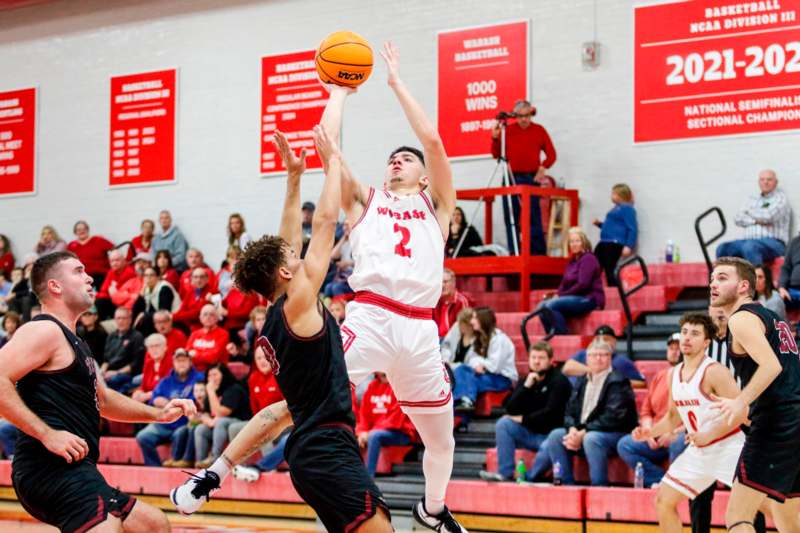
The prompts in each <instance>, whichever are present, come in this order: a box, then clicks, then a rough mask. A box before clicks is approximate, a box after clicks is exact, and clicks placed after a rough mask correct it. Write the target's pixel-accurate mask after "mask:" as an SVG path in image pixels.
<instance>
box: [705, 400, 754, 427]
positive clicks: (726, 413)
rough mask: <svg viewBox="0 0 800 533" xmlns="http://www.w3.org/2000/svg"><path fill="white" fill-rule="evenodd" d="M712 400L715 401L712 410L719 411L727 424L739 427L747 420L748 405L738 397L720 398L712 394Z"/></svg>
mask: <svg viewBox="0 0 800 533" xmlns="http://www.w3.org/2000/svg"><path fill="white" fill-rule="evenodd" d="M711 399H712V400H714V403H713V404H711V409H714V410H718V411H719V413H720V416H722V417H723V418H724V419H725V422H726V423H727V424H729V425H731V426H739V425H741V424H744V423H745V421H746V420H747V411H748V405H747V404H746V403H744V401H742V400H741V398H739V397H738V396H737V397H736V398H720V397H719V396H717V395H715V394H712V395H711Z"/></svg>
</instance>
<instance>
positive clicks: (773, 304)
mask: <svg viewBox="0 0 800 533" xmlns="http://www.w3.org/2000/svg"><path fill="white" fill-rule="evenodd" d="M756 300H757V301H758V302H760V303H761V305H763V306H764V307H766V308H767V309H769V310H770V311H774V312H775V314H777V315H778V316H779V317H781V320H786V304H784V303H783V298H781V295H780V293H779V292H778V291H777V290H775V285H774V284H773V283H772V270H771V269H770V268H767V267H765V266H764V265H756Z"/></svg>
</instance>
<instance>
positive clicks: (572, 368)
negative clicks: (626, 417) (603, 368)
mask: <svg viewBox="0 0 800 533" xmlns="http://www.w3.org/2000/svg"><path fill="white" fill-rule="evenodd" d="M596 340H601V341H603V342H605V343H606V344H608V345H609V346H611V351H612V352H613V354H614V355H613V357H612V359H611V366H612V367H613V368H614V370H616V371H617V372H619V373H620V374H622V375H623V376H625V377H626V378H628V379H629V380H630V382H631V386H632V387H633V388H634V389H640V388H644V387H646V386H647V384H646V383H645V379H644V376H643V375H642V373H641V372H639V369H638V368H636V365H635V364H633V361H631V360H630V359H628V357H627V356H625V355H622V354H618V353H617V351H616V350H617V337H616V336H615V335H614V329H613V328H612V327H611V326H608V325H606V324H603V325H602V326H600V327H598V328H597V329H596V330H595V331H594V339H592V342H594V341H596ZM561 371H562V372H564V375H565V376H568V377H569V378H570V381H571V382H572V385H573V386H574V385H575V384H576V382H577V378H578V377H581V376H585V375H586V374H587V373H588V372H589V367H588V366H587V364H586V350H580V351H579V352H577V353H576V354H574V355H573V356H572V357H570V358H569V359H568V360H567V361H566V362H565V363H564V368H562V369H561Z"/></svg>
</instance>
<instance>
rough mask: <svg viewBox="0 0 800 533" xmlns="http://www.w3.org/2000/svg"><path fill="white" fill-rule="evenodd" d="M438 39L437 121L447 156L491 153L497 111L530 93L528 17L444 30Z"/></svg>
mask: <svg viewBox="0 0 800 533" xmlns="http://www.w3.org/2000/svg"><path fill="white" fill-rule="evenodd" d="M438 40H439V43H438V50H439V94H438V122H439V134H440V135H441V137H442V141H443V142H444V147H445V149H446V150H447V155H448V156H450V158H457V157H476V156H478V157H480V156H488V155H491V145H492V141H491V129H492V126H493V125H494V122H495V117H496V116H497V113H498V112H500V111H511V108H512V107H513V106H514V102H515V101H517V100H519V99H521V98H527V97H528V42H529V39H528V21H519V22H510V23H506V24H495V25H492V26H480V27H475V28H467V29H458V30H445V31H441V32H439V35H438Z"/></svg>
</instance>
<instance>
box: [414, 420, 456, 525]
mask: <svg viewBox="0 0 800 533" xmlns="http://www.w3.org/2000/svg"><path fill="white" fill-rule="evenodd" d="M409 418H411V421H412V422H413V423H414V426H416V428H417V432H418V433H419V436H420V438H422V443H423V444H424V445H425V453H424V455H423V456H422V471H423V473H424V474H425V510H426V511H427V512H428V514H431V515H436V514H439V513H441V512H442V511H443V510H444V497H445V494H446V493H447V484H448V483H449V482H450V474H451V473H452V471H453V451H454V450H455V439H454V438H453V413H452V411H450V412H444V413H436V414H418V413H415V414H409Z"/></svg>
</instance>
